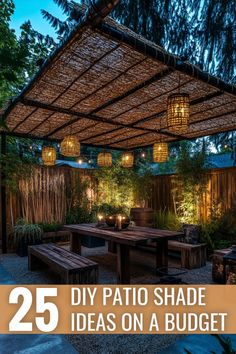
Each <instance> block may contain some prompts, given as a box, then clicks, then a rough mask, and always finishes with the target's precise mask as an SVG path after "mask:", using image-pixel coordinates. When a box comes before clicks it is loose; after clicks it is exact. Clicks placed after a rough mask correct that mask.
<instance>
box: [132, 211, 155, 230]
mask: <svg viewBox="0 0 236 354" xmlns="http://www.w3.org/2000/svg"><path fill="white" fill-rule="evenodd" d="M153 215H154V210H153V209H151V208H132V209H131V210H130V218H131V220H132V221H134V222H135V225H137V226H144V227H153Z"/></svg>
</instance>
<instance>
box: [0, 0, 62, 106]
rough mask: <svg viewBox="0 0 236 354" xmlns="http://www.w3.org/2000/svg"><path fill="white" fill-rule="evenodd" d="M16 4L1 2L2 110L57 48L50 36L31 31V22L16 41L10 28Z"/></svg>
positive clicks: (26, 24)
mask: <svg viewBox="0 0 236 354" xmlns="http://www.w3.org/2000/svg"><path fill="white" fill-rule="evenodd" d="M14 9H15V6H14V2H13V0H2V1H1V6H0V19H1V20H0V107H1V106H2V105H3V104H4V103H5V102H6V101H7V99H9V98H11V97H12V96H14V95H16V94H17V93H19V91H20V90H21V89H22V87H23V86H24V85H25V84H26V83H27V81H28V80H29V79H30V78H31V77H32V76H33V75H34V74H35V72H36V71H37V70H38V68H39V67H40V66H41V65H42V62H43V61H44V60H45V58H46V57H47V56H48V55H49V54H50V53H51V51H52V50H53V49H54V47H55V43H54V41H53V39H52V38H50V37H49V36H43V35H41V34H40V33H38V32H37V31H35V30H34V29H33V28H32V25H31V23H30V21H27V22H25V23H23V24H22V26H21V34H20V36H19V38H17V36H16V34H15V31H14V30H13V29H11V28H10V20H11V16H12V15H13V13H14Z"/></svg>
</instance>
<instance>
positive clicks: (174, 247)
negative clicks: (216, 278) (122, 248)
mask: <svg viewBox="0 0 236 354" xmlns="http://www.w3.org/2000/svg"><path fill="white" fill-rule="evenodd" d="M138 248H139V249H143V250H151V249H152V250H154V249H156V243H155V242H149V243H147V244H146V245H139V246H138ZM168 251H169V252H168V254H169V255H170V256H171V255H173V253H172V254H171V252H178V253H180V260H181V267H183V268H186V269H193V268H201V267H204V266H205V265H206V258H207V256H206V244H205V243H200V244H197V245H193V244H190V243H184V242H180V241H173V240H169V241H168Z"/></svg>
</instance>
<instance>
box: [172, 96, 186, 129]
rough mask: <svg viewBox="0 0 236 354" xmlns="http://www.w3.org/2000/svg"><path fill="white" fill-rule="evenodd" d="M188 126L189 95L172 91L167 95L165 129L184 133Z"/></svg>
mask: <svg viewBox="0 0 236 354" xmlns="http://www.w3.org/2000/svg"><path fill="white" fill-rule="evenodd" d="M188 126H189V95H188V94H187V93H174V94H172V95H170V96H169V97H168V103H167V129H168V130H170V131H172V132H175V133H184V132H186V131H187V130H188Z"/></svg>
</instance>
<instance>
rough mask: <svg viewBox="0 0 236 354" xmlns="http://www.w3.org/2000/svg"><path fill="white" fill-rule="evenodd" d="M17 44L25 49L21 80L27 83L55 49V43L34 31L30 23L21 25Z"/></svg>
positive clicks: (48, 37)
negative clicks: (25, 54)
mask: <svg viewBox="0 0 236 354" xmlns="http://www.w3.org/2000/svg"><path fill="white" fill-rule="evenodd" d="M19 43H20V44H21V46H23V47H25V50H26V53H27V56H26V59H25V63H26V66H25V71H24V72H23V73H22V75H23V80H24V81H25V82H27V81H28V80H29V79H30V78H32V77H33V75H34V74H35V73H36V72H37V71H38V70H39V68H40V67H41V66H42V64H43V62H44V61H45V59H46V58H47V57H48V56H49V55H50V54H51V53H52V51H53V50H54V49H55V48H56V43H55V42H54V40H53V38H51V37H50V36H48V35H47V36H44V35H42V34H41V33H39V32H37V31H35V30H34V29H33V27H32V25H31V22H30V21H26V22H24V23H23V24H22V25H21V34H20V38H19Z"/></svg>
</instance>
